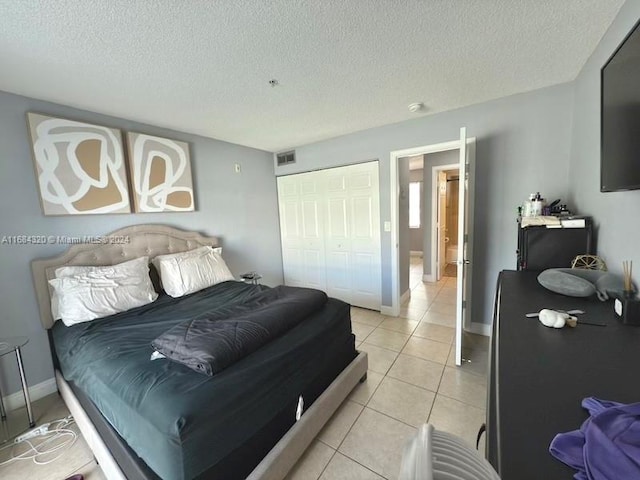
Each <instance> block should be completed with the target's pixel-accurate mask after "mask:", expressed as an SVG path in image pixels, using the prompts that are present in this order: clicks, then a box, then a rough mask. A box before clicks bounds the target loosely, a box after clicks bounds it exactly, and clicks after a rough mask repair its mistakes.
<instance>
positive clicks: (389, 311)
mask: <svg viewBox="0 0 640 480" xmlns="http://www.w3.org/2000/svg"><path fill="white" fill-rule="evenodd" d="M380 313H381V314H382V315H387V316H389V317H397V316H398V315H399V314H400V308H399V307H398V308H397V309H395V310H394V309H393V307H389V306H387V305H382V306H381V307H380Z"/></svg>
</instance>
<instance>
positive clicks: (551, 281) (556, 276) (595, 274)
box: [538, 268, 633, 302]
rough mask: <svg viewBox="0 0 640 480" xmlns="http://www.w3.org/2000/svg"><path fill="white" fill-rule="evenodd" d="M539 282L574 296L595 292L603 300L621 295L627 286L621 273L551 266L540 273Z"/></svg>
mask: <svg viewBox="0 0 640 480" xmlns="http://www.w3.org/2000/svg"><path fill="white" fill-rule="evenodd" d="M538 283H539V284H540V285H542V286H543V287H545V288H546V289H548V290H551V291H552V292H556V293H560V294H562V295H568V296H572V297H588V296H591V295H593V294H594V293H595V294H596V295H597V296H598V300H600V301H602V302H605V301H607V300H609V299H610V298H617V297H619V296H620V295H621V294H622V292H623V291H624V288H625V287H624V282H623V279H622V278H621V277H620V276H619V275H615V274H613V273H609V272H604V271H602V270H585V269H581V268H549V269H547V270H544V271H543V272H541V273H540V275H538ZM631 289H633V285H631Z"/></svg>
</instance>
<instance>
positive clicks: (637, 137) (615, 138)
mask: <svg viewBox="0 0 640 480" xmlns="http://www.w3.org/2000/svg"><path fill="white" fill-rule="evenodd" d="M601 81H602V96H601V98H602V104H601V114H602V116H601V135H600V142H601V144H600V145H601V147H600V191H602V192H615V191H619V190H635V189H640V23H638V24H636V26H635V27H634V28H633V30H632V31H631V33H630V34H629V35H628V36H627V38H626V39H625V40H624V41H623V42H622V44H621V45H620V46H619V47H618V49H617V50H616V51H615V53H614V54H613V55H612V56H611V58H610V59H609V60H608V61H607V63H606V64H605V65H604V67H602V71H601Z"/></svg>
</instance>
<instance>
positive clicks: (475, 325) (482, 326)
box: [469, 322, 491, 337]
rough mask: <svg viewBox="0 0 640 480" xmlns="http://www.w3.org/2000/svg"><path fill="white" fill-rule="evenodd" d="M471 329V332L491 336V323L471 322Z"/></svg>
mask: <svg viewBox="0 0 640 480" xmlns="http://www.w3.org/2000/svg"><path fill="white" fill-rule="evenodd" d="M469 331H470V332H471V333H475V334H478V335H484V336H485V337H490V336H491V325H488V324H486V323H479V322H471V324H470V325H469Z"/></svg>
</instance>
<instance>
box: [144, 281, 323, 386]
mask: <svg viewBox="0 0 640 480" xmlns="http://www.w3.org/2000/svg"><path fill="white" fill-rule="evenodd" d="M326 301H327V296H326V294H325V293H324V292H321V291H319V290H313V289H310V288H298V287H286V286H283V285H281V286H279V287H275V288H267V289H264V290H263V291H262V292H261V293H260V294H258V295H257V296H255V297H254V298H253V299H251V300H250V301H249V302H247V303H243V304H240V305H236V306H234V307H233V308H231V309H223V310H217V311H211V312H206V313H203V314H201V315H198V316H197V317H196V318H194V319H192V320H188V321H185V322H182V323H180V324H178V325H176V326H175V327H173V328H171V329H169V330H167V331H166V332H165V333H163V334H162V335H160V336H159V337H157V338H156V339H155V340H153V342H152V346H153V348H154V349H155V350H156V351H157V352H160V353H161V354H162V355H164V356H166V357H167V358H169V359H170V360H174V361H176V362H179V363H182V364H184V365H186V366H187V367H189V368H191V369H193V370H195V371H197V372H200V373H204V374H206V375H213V374H215V373H218V372H220V371H222V370H224V369H225V368H226V367H228V366H229V365H231V364H233V363H234V362H236V361H238V360H240V359H241V358H243V357H245V356H247V355H249V354H250V353H252V352H254V351H255V350H257V349H258V348H260V347H261V346H262V345H264V344H265V343H267V342H269V341H270V340H272V339H274V338H276V337H277V336H279V335H281V334H283V333H284V332H286V331H287V330H289V329H291V328H293V327H294V326H295V325H297V324H298V323H300V322H301V321H302V320H304V319H305V318H306V317H307V316H309V315H310V314H312V313H314V312H317V311H318V310H320V309H321V308H322V307H323V306H324V304H325V303H326Z"/></svg>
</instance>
